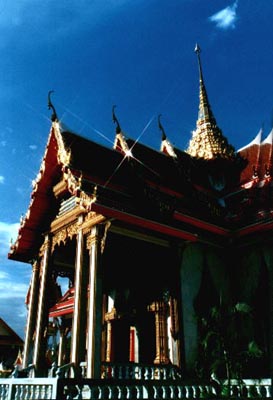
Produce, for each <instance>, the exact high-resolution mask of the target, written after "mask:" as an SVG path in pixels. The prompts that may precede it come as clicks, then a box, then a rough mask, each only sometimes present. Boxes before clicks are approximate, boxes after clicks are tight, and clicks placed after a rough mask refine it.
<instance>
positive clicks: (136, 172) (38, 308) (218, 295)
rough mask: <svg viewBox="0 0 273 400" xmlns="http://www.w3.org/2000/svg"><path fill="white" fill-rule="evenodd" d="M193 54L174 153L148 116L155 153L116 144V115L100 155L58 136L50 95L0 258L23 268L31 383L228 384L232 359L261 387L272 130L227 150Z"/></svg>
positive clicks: (267, 355)
mask: <svg viewBox="0 0 273 400" xmlns="http://www.w3.org/2000/svg"><path fill="white" fill-rule="evenodd" d="M195 51H196V55H197V62H198V70H199V84H200V92H199V111H198V118H197V122H196V129H195V130H194V131H193V132H192V137H191V138H190V137H189V145H188V148H187V149H185V150H182V149H178V148H176V147H175V146H173V145H172V144H171V142H170V141H169V140H168V137H167V133H166V132H167V130H165V129H164V128H163V123H162V121H161V119H160V116H159V117H158V128H157V129H158V135H159V138H160V135H162V140H161V143H159V146H158V150H157V149H152V148H150V147H147V146H145V145H144V144H142V143H140V142H137V141H134V140H132V139H131V138H130V137H127V136H126V135H125V134H124V132H123V129H122V124H120V122H119V120H118V118H117V116H116V109H115V106H114V107H113V110H112V117H113V122H114V125H115V127H116V133H115V134H116V136H115V142H114V146H113V148H108V147H105V146H103V145H101V144H98V143H96V142H94V141H92V140H90V139H88V138H84V137H81V136H80V135H78V134H76V133H74V132H71V131H69V130H67V129H65V128H64V127H63V125H62V123H61V121H59V119H58V116H57V112H56V110H55V108H54V106H53V104H52V102H51V100H50V97H49V108H50V109H51V110H52V124H51V127H50V132H49V137H48V142H47V146H46V149H45V153H44V158H43V161H42V164H41V167H40V170H39V173H38V176H37V178H36V180H35V182H34V185H33V190H32V193H31V201H30V205H29V208H28V210H27V213H26V215H25V217H24V218H23V219H22V221H21V225H20V229H19V232H18V238H17V240H16V242H15V243H14V244H13V245H12V247H11V249H10V253H9V255H8V256H9V258H10V259H11V260H17V261H21V262H27V263H29V264H30V268H32V278H31V282H30V288H29V295H28V301H27V303H28V304H27V306H28V318H27V323H26V336H25V346H24V351H23V366H24V368H27V367H28V366H29V365H33V366H34V369H35V376H36V377H43V376H47V375H48V371H49V369H50V368H52V365H56V367H61V366H63V365H73V366H74V367H75V371H76V368H81V374H82V376H84V378H94V379H102V380H103V379H107V377H109V376H111V377H113V376H114V375H113V374H114V373H115V370H116V369H115V368H118V367H119V366H128V368H129V366H131V367H134V374H135V375H134V376H136V374H137V373H139V374H140V372H139V371H140V369H141V368H144V369H145V367H146V366H150V367H151V368H155V369H154V370H153V369H151V370H153V371H155V370H156V368H157V371H159V368H162V370H165V371H167V370H169V368H170V367H172V368H174V370H175V371H176V372H175V373H176V374H177V376H180V378H181V379H188V378H197V377H200V378H202V379H210V376H211V374H216V375H217V376H218V377H220V378H221V377H226V369H227V365H228V369H229V373H230V374H231V376H232V377H237V375H236V374H237V373H238V371H237V370H236V366H237V364H238V363H239V360H241V359H242V355H244V361H245V362H243V361H242V362H241V364H240V374H243V375H244V376H245V377H247V378H270V377H271V376H272V322H273V320H272V297H273V296H272V282H273V281H272V272H273V246H272V245H273V236H272V232H273V192H272V190H273V181H272V176H273V163H272V157H273V155H272V154H273V153H272V146H273V138H272V132H271V133H270V134H269V135H268V136H267V137H265V138H263V137H262V132H259V134H258V135H257V137H256V138H255V139H254V140H253V141H251V142H250V143H249V144H248V145H246V146H244V147H243V148H241V149H240V150H238V151H236V150H235V149H234V147H233V146H232V145H231V144H230V143H229V142H228V139H227V138H226V137H225V136H224V135H223V133H222V131H221V129H220V128H219V127H218V125H217V122H216V118H215V117H214V114H213V112H212V107H211V105H210V103H209V99H208V94H207V89H206V86H205V81H204V76H203V70H202V64H201V58H200V48H199V46H196V49H195ZM129 128H130V127H128V130H129ZM250 140H251V138H250ZM64 282H66V287H65V285H64ZM217 329H218V330H217ZM211 332H214V333H215V332H216V334H215V337H214V339H213V340H214V341H212V342H211V343H210V341H209V339H210V337H212V336H213V335H212V334H211ZM235 334H236V337H235ZM223 341H224V343H225V348H221V345H220V344H219V343H223ZM211 346H212V347H211ZM217 346H218V347H217ZM219 346H220V347H219ZM236 346H237V347H236ZM235 347H236V348H235ZM208 349H210V351H209V352H207V350H208ZM212 349H214V350H215V349H218V353H217V354H216V355H215V354H214V350H212ZM221 352H223V354H221ZM227 354H228V356H230V362H229V364H227V363H226V365H224V364H225V360H224V359H222V358H221V357H222V355H223V356H226V355H227ZM213 357H216V358H215V359H213ZM240 357H241V358H240ZM237 359H238V360H237ZM221 360H222V363H221ZM234 360H236V363H237V364H236V363H235V362H233V361H234ZM215 361H218V364H217V365H216V363H215ZM237 361H238V362H237ZM235 364H236V365H235ZM137 368H138V369H137ZM164 368H165V369H164ZM136 371H138V372H136ZM74 373H76V372H74ZM114 377H116V376H114ZM75 398H76V397H75Z"/></svg>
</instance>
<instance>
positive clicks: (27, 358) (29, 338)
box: [23, 261, 39, 368]
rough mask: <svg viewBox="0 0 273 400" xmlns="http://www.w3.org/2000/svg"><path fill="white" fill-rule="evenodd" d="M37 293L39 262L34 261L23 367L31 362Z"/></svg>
mask: <svg viewBox="0 0 273 400" xmlns="http://www.w3.org/2000/svg"><path fill="white" fill-rule="evenodd" d="M38 294H39V264H38V262H37V261H35V262H34V263H33V265H32V277H31V283H30V297H29V309H28V316H27V327H26V335H25V345H24V356H23V368H26V367H27V366H28V365H29V364H30V363H31V362H32V359H31V352H32V350H33V336H34V331H35V321H36V318H37V304H38Z"/></svg>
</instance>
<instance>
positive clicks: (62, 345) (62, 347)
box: [58, 327, 66, 367]
mask: <svg viewBox="0 0 273 400" xmlns="http://www.w3.org/2000/svg"><path fill="white" fill-rule="evenodd" d="M65 341H66V336H65V329H64V328H63V327H61V328H60V341H59V352H58V367H60V366H61V365H63V363H64V362H63V357H64V350H65Z"/></svg>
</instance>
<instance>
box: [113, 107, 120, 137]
mask: <svg viewBox="0 0 273 400" xmlns="http://www.w3.org/2000/svg"><path fill="white" fill-rule="evenodd" d="M115 108H116V106H115V105H114V106H113V107H112V119H113V122H114V124H116V125H117V126H116V133H120V132H121V128H120V124H119V122H118V119H117V117H116V114H115Z"/></svg>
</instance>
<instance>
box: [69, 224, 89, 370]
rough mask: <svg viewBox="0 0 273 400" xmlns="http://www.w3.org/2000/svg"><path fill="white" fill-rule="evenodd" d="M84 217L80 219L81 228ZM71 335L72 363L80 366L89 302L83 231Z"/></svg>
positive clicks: (81, 233)
mask: <svg viewBox="0 0 273 400" xmlns="http://www.w3.org/2000/svg"><path fill="white" fill-rule="evenodd" d="M82 222H83V216H80V217H79V221H78V225H79V226H81V225H82ZM74 299H75V300H74V314H73V323H72V335H71V340H72V342H71V362H72V363H74V364H75V366H79V364H80V362H81V361H84V360H85V347H86V346H85V345H86V300H87V268H86V265H84V235H83V231H82V229H79V231H78V234H77V249H76V262H75V297H74Z"/></svg>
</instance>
